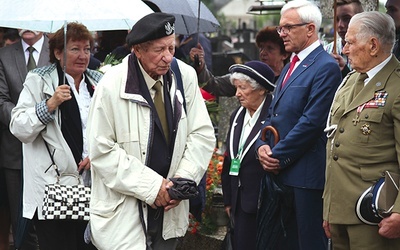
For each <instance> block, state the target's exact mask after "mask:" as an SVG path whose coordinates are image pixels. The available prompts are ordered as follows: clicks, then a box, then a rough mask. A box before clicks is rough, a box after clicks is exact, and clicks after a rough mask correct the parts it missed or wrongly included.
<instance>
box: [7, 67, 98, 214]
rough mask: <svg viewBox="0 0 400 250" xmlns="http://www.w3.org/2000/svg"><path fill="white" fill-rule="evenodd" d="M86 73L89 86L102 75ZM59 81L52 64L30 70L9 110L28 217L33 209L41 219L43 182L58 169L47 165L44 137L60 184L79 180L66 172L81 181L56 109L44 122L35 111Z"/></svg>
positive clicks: (49, 181)
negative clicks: (19, 154)
mask: <svg viewBox="0 0 400 250" xmlns="http://www.w3.org/2000/svg"><path fill="white" fill-rule="evenodd" d="M86 73H87V74H86V75H87V77H88V78H89V82H90V83H91V84H92V86H95V85H96V84H97V81H98V80H99V79H100V78H101V76H102V74H101V73H100V72H97V71H93V70H89V69H88V70H87V71H86ZM58 83H59V76H58V74H57V68H56V65H55V64H52V65H50V66H45V67H42V68H37V69H34V70H33V71H31V72H29V73H28V75H27V77H26V80H25V82H24V88H23V89H22V91H21V94H20V96H19V99H18V103H17V105H16V106H15V107H14V109H13V110H12V112H11V122H10V131H11V133H12V134H13V135H14V136H15V137H17V138H18V139H19V140H20V141H21V142H22V152H23V177H24V189H23V217H25V218H28V219H32V218H33V215H34V214H35V211H36V209H37V212H38V213H37V214H38V218H39V219H44V218H43V216H42V212H41V211H42V206H43V196H44V188H45V185H46V184H52V183H55V182H56V181H57V173H56V171H55V169H54V168H53V167H50V166H51V164H52V161H51V158H50V155H49V152H48V151H47V149H46V146H45V143H44V140H45V141H46V142H47V144H48V146H49V149H50V152H51V153H52V154H53V152H54V155H53V158H54V161H55V164H56V165H57V167H58V169H59V172H60V174H61V175H62V177H61V184H66V185H76V184H78V181H77V179H76V178H75V177H72V176H69V175H75V176H77V177H79V179H80V183H83V181H82V178H81V177H80V175H79V173H78V167H77V165H76V163H75V160H74V156H73V155H72V151H71V149H70V148H69V146H68V144H67V142H66V141H65V139H64V136H63V134H62V132H61V116H60V113H59V109H58V108H57V109H56V110H55V113H54V120H51V121H48V123H47V124H44V123H42V122H41V121H40V120H39V117H38V115H37V110H36V105H38V104H40V103H43V102H45V101H46V100H47V99H49V98H50V97H51V96H52V95H53V94H54V91H55V89H56V88H57V87H58ZM44 105H45V104H44ZM46 170H47V171H46Z"/></svg>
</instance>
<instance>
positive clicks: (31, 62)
mask: <svg viewBox="0 0 400 250" xmlns="http://www.w3.org/2000/svg"><path fill="white" fill-rule="evenodd" d="M28 51H29V59H28V64H27V65H26V67H27V69H28V71H31V70H32V69H34V68H36V62H35V59H34V58H33V51H35V48H34V47H32V46H30V47H29V48H28Z"/></svg>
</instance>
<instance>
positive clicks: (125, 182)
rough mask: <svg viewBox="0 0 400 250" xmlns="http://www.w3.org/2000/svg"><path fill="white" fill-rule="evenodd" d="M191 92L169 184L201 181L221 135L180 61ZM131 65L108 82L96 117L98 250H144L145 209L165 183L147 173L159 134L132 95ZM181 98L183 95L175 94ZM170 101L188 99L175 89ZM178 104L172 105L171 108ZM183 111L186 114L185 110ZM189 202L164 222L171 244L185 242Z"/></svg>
mask: <svg viewBox="0 0 400 250" xmlns="http://www.w3.org/2000/svg"><path fill="white" fill-rule="evenodd" d="M178 63H179V67H180V70H181V73H182V80H183V84H184V88H185V96H186V108H187V114H185V112H184V111H183V112H182V117H181V118H180V121H179V126H178V131H177V138H176V140H175V145H174V152H173V156H172V162H171V166H170V170H169V173H168V177H173V176H175V175H177V176H181V177H185V178H189V179H194V180H196V181H197V182H199V181H200V179H201V178H202V176H203V174H204V172H205V171H206V169H207V166H208V163H209V160H210V158H211V154H212V151H213V149H214V145H215V136H214V129H213V127H212V124H211V121H210V118H209V116H208V113H207V109H206V107H205V104H204V101H203V99H202V96H201V93H200V91H199V88H198V85H197V76H196V73H195V71H194V69H193V68H191V67H190V66H188V65H186V64H184V63H182V62H181V61H178ZM127 70H128V62H127V60H124V61H123V62H122V63H121V64H120V65H117V66H114V67H113V68H111V69H110V70H109V71H107V73H106V74H105V75H104V77H103V79H102V81H101V82H100V83H99V86H98V87H97V88H96V91H95V94H94V97H93V101H92V106H91V110H90V114H89V123H88V131H89V134H88V138H89V157H90V159H91V163H92V198H91V204H90V206H91V222H90V225H91V230H92V238H93V242H94V245H96V247H98V248H99V249H106V250H112V249H118V250H122V249H130V250H131V249H145V232H144V231H143V228H142V225H141V222H140V217H139V210H138V206H142V207H143V210H144V221H145V222H146V223H147V206H146V204H153V203H154V201H155V199H156V196H157V194H158V191H159V189H160V186H161V183H162V179H163V177H162V176H160V175H159V174H157V173H156V172H155V171H153V170H152V169H150V168H149V167H147V166H146V165H145V161H146V155H147V154H148V152H149V147H151V146H153V145H150V144H149V141H148V139H149V136H150V133H152V129H153V122H152V121H151V109H150V107H149V104H148V103H147V102H146V100H145V99H144V98H143V96H141V95H139V94H129V93H125V84H126V77H127ZM175 91H176V92H175ZM170 92H171V100H174V99H175V98H178V100H180V102H181V103H182V96H181V94H180V92H179V91H177V90H176V86H175V81H174V82H173V86H172V87H171V90H170ZM172 102H173V101H172ZM181 108H182V109H183V107H181ZM188 213H189V202H188V200H185V201H182V202H181V203H180V205H179V206H177V207H175V208H173V209H171V210H170V211H168V212H165V214H164V226H163V233H162V235H163V237H164V239H169V238H174V237H181V236H184V235H185V233H186V231H187V228H188Z"/></svg>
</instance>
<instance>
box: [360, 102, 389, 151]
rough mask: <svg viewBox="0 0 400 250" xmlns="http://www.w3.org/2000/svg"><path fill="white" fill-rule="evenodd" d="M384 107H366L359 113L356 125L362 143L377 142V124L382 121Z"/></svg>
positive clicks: (379, 136)
mask: <svg viewBox="0 0 400 250" xmlns="http://www.w3.org/2000/svg"><path fill="white" fill-rule="evenodd" d="M383 115H384V109H380V108H368V109H364V110H363V111H362V112H361V114H360V118H359V119H360V121H359V122H358V124H357V126H358V127H359V136H358V138H359V141H360V142H362V143H367V142H368V143H378V142H379V140H380V138H381V134H380V131H379V129H381V127H380V126H379V124H380V123H381V122H382V119H383Z"/></svg>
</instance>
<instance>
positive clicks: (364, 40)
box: [323, 11, 400, 250]
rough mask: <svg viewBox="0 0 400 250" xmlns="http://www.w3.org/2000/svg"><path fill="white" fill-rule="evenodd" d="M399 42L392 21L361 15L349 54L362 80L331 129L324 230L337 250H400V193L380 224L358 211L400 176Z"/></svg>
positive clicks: (353, 83)
mask: <svg viewBox="0 0 400 250" xmlns="http://www.w3.org/2000/svg"><path fill="white" fill-rule="evenodd" d="M394 41H395V25H394V22H393V20H392V19H391V18H390V16H389V15H387V14H384V13H380V12H377V11H371V12H368V13H360V14H357V15H355V16H354V17H353V18H352V19H351V21H350V24H349V29H348V31H347V34H346V45H345V47H344V48H343V52H344V53H345V54H346V55H347V56H348V58H349V60H350V63H351V66H352V68H353V69H354V70H355V72H352V73H350V75H348V76H347V77H346V79H345V80H344V81H343V83H342V84H341V86H340V87H339V90H338V91H337V93H336V95H335V98H334V101H333V104H332V108H331V111H330V113H329V120H328V123H327V125H328V127H327V131H329V133H328V135H329V140H328V145H327V169H326V184H325V191H324V196H323V198H324V220H325V221H324V228H325V231H326V233H327V235H328V237H332V243H333V247H334V249H363V250H364V249H365V250H373V249H385V250H386V249H387V250H395V249H396V250H397V249H399V247H400V196H399V195H398V193H399V192H398V191H396V192H397V193H395V197H397V198H396V200H395V203H394V206H393V209H392V211H391V212H392V213H389V214H387V215H383V214H380V209H379V207H378V208H376V210H377V211H378V213H379V214H380V216H382V217H385V218H384V219H382V221H380V222H379V221H375V222H372V223H370V222H371V221H369V218H368V217H367V220H365V218H366V217H364V216H365V214H366V213H364V212H363V211H362V212H359V214H358V216H357V214H356V211H355V207H356V203H357V201H358V198H359V197H360V196H361V194H362V193H364V191H365V190H367V188H369V187H371V186H372V185H373V184H374V183H375V182H376V181H377V180H378V179H380V178H381V177H382V176H384V174H385V171H389V172H390V173H393V174H400V169H399V165H400V148H399V144H400V134H399V128H400V101H399V99H400V87H399V82H400V74H399V72H400V63H399V61H398V60H397V59H396V58H395V57H394V56H393V55H392V53H391V49H392V47H393V44H394ZM363 76H364V77H363ZM388 182H390V181H389V180H388ZM371 210H373V209H371ZM360 214H361V216H360ZM363 215H364V216H363ZM359 218H360V219H359ZM377 218H379V217H377ZM361 219H362V220H363V221H361ZM363 222H365V223H370V224H371V225H369V224H368V225H367V224H364V223H363ZM374 224H375V225H374Z"/></svg>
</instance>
